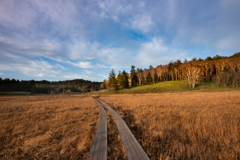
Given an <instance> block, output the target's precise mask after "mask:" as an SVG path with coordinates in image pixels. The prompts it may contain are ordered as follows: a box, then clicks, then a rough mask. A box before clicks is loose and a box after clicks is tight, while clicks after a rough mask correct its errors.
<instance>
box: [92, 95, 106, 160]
mask: <svg viewBox="0 0 240 160" xmlns="http://www.w3.org/2000/svg"><path fill="white" fill-rule="evenodd" d="M94 99H95V98H94ZM95 101H96V102H97V104H98V106H99V108H100V113H101V117H100V121H99V124H98V128H97V132H96V134H95V137H94V140H93V143H92V147H91V150H90V153H89V157H88V160H107V115H106V112H105V110H104V108H103V107H102V105H101V104H100V103H99V102H98V101H97V100H96V99H95Z"/></svg>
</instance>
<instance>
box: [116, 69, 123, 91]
mask: <svg viewBox="0 0 240 160" xmlns="http://www.w3.org/2000/svg"><path fill="white" fill-rule="evenodd" d="M117 83H118V86H119V87H120V88H121V87H123V77H122V72H121V71H119V73H118V76H117Z"/></svg>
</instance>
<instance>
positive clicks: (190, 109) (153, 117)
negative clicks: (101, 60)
mask: <svg viewBox="0 0 240 160" xmlns="http://www.w3.org/2000/svg"><path fill="white" fill-rule="evenodd" d="M100 99H102V100H103V101H105V102H106V103H108V104H109V105H110V106H111V107H113V108H114V109H115V110H116V111H117V112H118V113H119V114H120V115H121V116H122V117H123V119H124V120H125V122H126V123H127V124H128V126H129V127H130V129H131V130H132V132H133V134H134V135H135V137H136V138H137V139H138V141H139V142H140V144H141V145H142V146H143V148H144V150H145V151H146V152H147V154H148V155H149V157H150V158H151V159H226V160H229V159H234V160H235V159H240V92H239V91H231V92H200V93H162V94H146V95H137V94H135V95H108V96H107V95H106V96H101V97H100Z"/></svg>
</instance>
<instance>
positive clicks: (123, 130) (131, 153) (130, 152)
mask: <svg viewBox="0 0 240 160" xmlns="http://www.w3.org/2000/svg"><path fill="white" fill-rule="evenodd" d="M97 99H98V98H97ZM98 100H99V101H100V102H102V103H103V104H104V105H105V106H106V107H107V108H108V109H109V110H110V111H111V112H112V114H113V117H114V119H115V121H116V123H117V127H118V131H119V133H120V136H121V139H122V142H123V146H124V148H125V150H126V153H127V157H128V159H129V160H149V157H148V156H147V154H146V153H145V151H144V150H143V148H142V146H141V145H140V144H139V143H138V141H137V140H136V138H135V137H134V135H133V134H132V132H131V130H130V129H129V128H128V126H127V124H126V123H125V122H124V120H123V119H122V118H121V116H120V115H119V114H118V113H117V112H116V111H115V110H114V109H112V108H111V107H110V106H109V105H108V104H106V103H105V102H103V101H102V100H100V99H98Z"/></svg>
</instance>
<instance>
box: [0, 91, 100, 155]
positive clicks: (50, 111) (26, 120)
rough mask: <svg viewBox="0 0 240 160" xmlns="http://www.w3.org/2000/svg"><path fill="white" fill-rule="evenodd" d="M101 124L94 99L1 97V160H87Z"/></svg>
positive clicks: (80, 97) (74, 97) (51, 96)
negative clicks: (99, 123) (98, 126)
mask: <svg viewBox="0 0 240 160" xmlns="http://www.w3.org/2000/svg"><path fill="white" fill-rule="evenodd" d="M98 121H99V108H98V106H97V104H96V103H95V101H94V100H93V99H92V98H91V97H87V96H81V95H78V96H77V95H50V96H49V95H47V96H1V97H0V159H87V157H88V154H89V151H90V147H91V144H92V141H93V138H94V135H95V132H96V128H97V125H98Z"/></svg>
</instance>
